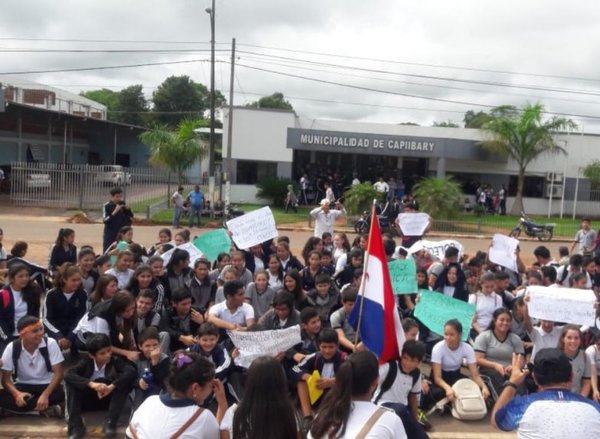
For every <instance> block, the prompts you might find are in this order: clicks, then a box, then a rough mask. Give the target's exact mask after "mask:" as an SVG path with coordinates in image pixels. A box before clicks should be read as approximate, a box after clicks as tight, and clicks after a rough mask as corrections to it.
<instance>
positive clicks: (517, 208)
mask: <svg viewBox="0 0 600 439" xmlns="http://www.w3.org/2000/svg"><path fill="white" fill-rule="evenodd" d="M524 184H525V169H522V168H519V177H518V178H517V195H516V197H515V202H514V203H513V205H512V208H511V209H510V214H511V215H515V216H519V215H521V212H523V186H524Z"/></svg>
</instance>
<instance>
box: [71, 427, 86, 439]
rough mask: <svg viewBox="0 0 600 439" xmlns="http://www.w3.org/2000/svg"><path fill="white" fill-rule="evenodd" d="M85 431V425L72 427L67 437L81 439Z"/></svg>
mask: <svg viewBox="0 0 600 439" xmlns="http://www.w3.org/2000/svg"><path fill="white" fill-rule="evenodd" d="M86 433H87V430H86V428H85V427H80V428H74V429H73V430H71V432H70V433H69V439H81V438H83V437H85V434H86Z"/></svg>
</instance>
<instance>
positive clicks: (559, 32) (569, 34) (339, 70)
mask: <svg viewBox="0 0 600 439" xmlns="http://www.w3.org/2000/svg"><path fill="white" fill-rule="evenodd" d="M209 6H210V0H169V1H167V0H126V1H124V0H119V1H117V0H102V1H100V0H87V1H81V0H54V1H47V0H37V1H33V0H18V1H16V0H3V1H2V9H1V11H0V73H14V72H23V71H39V70H52V69H64V68H80V67H102V66H116V65H124V64H145V63H157V62H171V61H184V60H187V61H190V60H201V61H202V62H193V63H185V64H170V65H159V66H144V67H137V68H121V69H106V70H97V71H81V72H69V73H65V72H62V73H37V74H27V75H23V74H20V75H14V74H13V75H12V76H11V79H12V80H13V82H15V78H22V79H23V80H33V81H37V82H41V83H45V84H48V85H52V86H55V87H59V88H63V89H65V90H68V91H71V92H76V93H78V92H80V91H81V90H89V89H96V88H102V87H106V88H111V89H114V90H119V89H120V88H123V87H126V86H128V85H132V84H142V85H143V86H144V87H145V88H144V91H145V93H146V95H147V96H148V97H151V94H152V91H153V90H154V89H155V88H156V87H157V85H158V84H160V83H161V82H162V81H163V80H164V79H165V78H166V77H167V76H170V75H182V74H186V75H189V76H190V77H192V79H194V80H195V81H198V82H201V83H204V84H206V85H207V87H208V86H209V83H210V64H209V62H208V61H209V59H210V53H209V52H208V49H209V47H210V46H209V41H210V22H209V15H208V14H207V13H206V12H205V9H206V8H207V7H209ZM215 9H216V33H217V37H216V40H217V49H218V50H219V51H218V52H217V61H218V63H217V64H216V87H217V88H218V89H220V90H222V91H223V92H224V94H225V95H226V96H228V90H229V69H230V66H229V64H228V61H229V57H230V54H229V49H230V44H231V39H232V38H233V37H235V38H236V39H237V43H238V50H239V52H238V57H237V60H236V63H237V64H238V66H237V67H236V75H235V79H236V80H235V87H234V89H235V99H234V103H235V104H236V105H242V104H245V103H247V102H250V101H253V100H256V99H258V98H259V97H260V96H261V95H267V94H271V93H272V92H274V91H280V92H282V93H284V94H285V95H286V97H287V98H288V100H289V101H290V102H291V103H292V105H293V106H294V108H295V110H296V112H297V113H298V114H299V115H301V116H305V117H309V118H319V119H342V120H364V121H371V122H381V123H399V122H407V121H410V122H416V123H419V124H422V125H430V124H431V123H432V122H433V121H443V120H453V121H456V122H462V118H463V115H464V112H465V111H467V110H469V109H473V110H486V109H488V108H489V107H488V106H497V105H503V104H513V105H519V106H520V105H523V104H524V103H526V102H538V101H539V102H541V103H543V104H544V105H545V106H546V109H547V111H549V112H556V113H560V114H568V115H571V116H570V117H572V118H573V119H574V120H576V121H577V122H578V124H579V125H580V127H583V130H584V131H585V132H594V133H600V100H599V99H598V94H600V74H598V60H600V45H599V44H598V41H600V26H598V23H599V22H600V4H598V3H597V2H592V1H589V0H588V1H579V0H574V1H570V2H565V1H564V0H563V1H558V0H529V1H523V0H520V1H516V0H503V1H498V0H496V1H490V0H454V1H447V0H422V1H420V2H417V1H412V2H407V1H398V0H370V1H364V0H361V1H358V0H321V1H316V0H217V1H216V8H215ZM60 39H63V40H84V41H81V42H76V41H63V42H61V41H53V40H60ZM90 40H119V41H124V42H102V43H101V42H92V41H90ZM139 41H152V42H146V43H140V42H139ZM174 42H178V43H174ZM257 46H259V47H257ZM9 49H10V50H17V51H16V52H14V53H11V52H9V51H8V50H9ZM23 49H43V50H49V49H71V50H73V49H86V50H91V49H97V50H145V51H146V52H138V53H132V52H121V53H118V52H117V53H115V52H113V53H99V52H87V53H86V52H32V51H24V50H23ZM160 49H163V50H171V51H173V50H179V51H181V52H163V53H155V52H147V51H148V50H160ZM192 51H196V52H192ZM309 52H310V53H309ZM249 67H254V68H261V69H266V70H271V71H276V72H280V73H285V74H292V75H297V76H303V77H308V78H314V79H318V80H324V81H328V82H330V83H319V82H315V81H310V80H306V79H301V78H297V77H290V76H283V75H280V74H274V73H271V72H266V71H260V70H253V69H250V68H249ZM451 67H460V68H451ZM501 72H505V73H501ZM409 75H412V76H409ZM435 78H439V79H435ZM332 83H339V84H345V85H348V86H355V87H356V86H357V87H363V88H369V89H374V90H379V92H378V91H368V90H362V89H355V88H349V87H344V86H340V85H335V84H332ZM484 83H485V84H484ZM490 83H491V84H490ZM507 85H512V86H513V87H508V86H507ZM558 89H560V90H563V92H559V91H558ZM409 95H410V96H409ZM411 96H413V97H411ZM424 98H430V99H424ZM476 104H479V106H478V105H476ZM581 116H584V117H581ZM587 116H591V118H590V117H587Z"/></svg>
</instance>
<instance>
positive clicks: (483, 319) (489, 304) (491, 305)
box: [469, 292, 502, 331]
mask: <svg viewBox="0 0 600 439" xmlns="http://www.w3.org/2000/svg"><path fill="white" fill-rule="evenodd" d="M469 303H471V304H473V305H475V309H476V311H475V316H476V318H477V324H478V325H479V328H480V329H481V330H482V331H485V330H486V329H487V328H488V326H490V323H491V321H492V315H493V314H494V311H496V309H498V308H501V307H502V298H501V297H500V296H498V295H497V294H496V293H492V294H490V295H489V296H486V295H485V294H483V293H481V292H478V293H475V294H471V295H469Z"/></svg>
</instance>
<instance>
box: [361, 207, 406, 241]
mask: <svg viewBox="0 0 600 439" xmlns="http://www.w3.org/2000/svg"><path fill="white" fill-rule="evenodd" d="M377 218H379V226H380V228H381V233H385V232H389V233H391V234H392V235H394V236H399V234H398V231H397V230H396V225H395V224H394V220H392V219H390V218H388V216H387V215H377ZM370 229H371V212H369V211H367V210H365V211H364V212H363V214H362V216H361V217H360V218H359V219H358V220H356V222H355V223H354V232H355V233H358V234H362V235H366V234H367V233H369V230H370Z"/></svg>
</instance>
